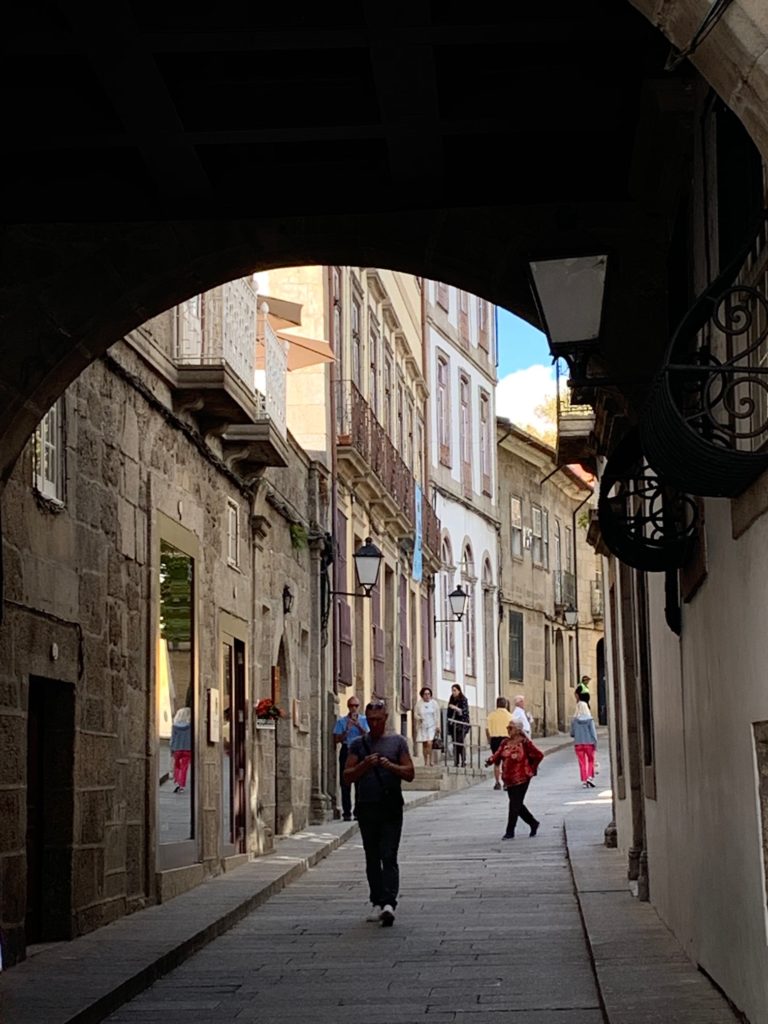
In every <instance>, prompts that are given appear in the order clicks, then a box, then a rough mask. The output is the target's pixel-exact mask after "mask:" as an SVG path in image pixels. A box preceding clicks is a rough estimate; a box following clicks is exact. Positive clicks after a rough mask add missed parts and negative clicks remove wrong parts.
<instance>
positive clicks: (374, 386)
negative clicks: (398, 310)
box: [368, 308, 380, 417]
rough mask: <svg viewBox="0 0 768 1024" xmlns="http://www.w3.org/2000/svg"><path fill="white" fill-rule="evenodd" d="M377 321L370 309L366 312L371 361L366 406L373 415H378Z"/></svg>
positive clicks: (378, 334) (378, 335)
mask: <svg viewBox="0 0 768 1024" xmlns="http://www.w3.org/2000/svg"><path fill="white" fill-rule="evenodd" d="M379 340H380V331H379V321H378V319H377V317H376V314H375V313H374V312H373V310H372V309H370V308H369V310H368V349H369V357H370V360H371V365H370V375H369V379H368V404H369V405H370V407H371V408H372V409H373V415H374V416H376V417H378V415H379Z"/></svg>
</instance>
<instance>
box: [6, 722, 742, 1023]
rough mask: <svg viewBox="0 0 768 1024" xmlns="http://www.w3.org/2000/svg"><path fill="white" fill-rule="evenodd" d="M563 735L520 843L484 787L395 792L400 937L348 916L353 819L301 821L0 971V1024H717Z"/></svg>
mask: <svg viewBox="0 0 768 1024" xmlns="http://www.w3.org/2000/svg"><path fill="white" fill-rule="evenodd" d="M566 742H567V741H566ZM563 743H564V740H563V738H562V737H552V738H549V739H548V741H544V742H542V746H548V747H549V748H550V749H549V750H548V751H547V753H548V754H549V753H552V754H553V755H554V756H552V757H551V758H549V757H548V758H547V761H546V762H544V763H543V765H542V770H541V771H540V773H539V778H537V779H536V780H535V781H534V784H533V785H532V787H531V791H530V794H529V800H528V801H527V802H528V804H529V806H530V807H531V810H532V811H533V813H535V814H536V815H537V816H538V817H539V818H540V819H541V821H542V826H541V829H540V831H539V836H538V837H537V838H536V840H533V841H531V840H529V839H528V838H527V835H521V836H518V838H517V839H515V840H514V841H512V842H505V843H502V842H500V835H501V832H502V831H503V825H504V820H505V817H506V805H507V801H506V795H505V794H504V793H503V792H495V791H493V790H492V787H491V786H490V785H488V784H487V780H486V784H482V785H479V786H476V787H474V788H473V789H471V790H466V791H464V792H460V793H457V794H451V795H447V794H442V795H441V794H438V793H434V792H432V793H429V794H426V795H422V794H418V793H413V792H411V793H409V794H407V796H406V801H407V803H408V805H409V807H410V809H411V811H412V813H409V814H408V815H407V817H406V826H405V830H404V840H403V847H402V864H403V871H402V876H403V878H402V881H403V884H402V891H401V907H400V908H399V909H398V915H397V918H398V919H397V923H396V927H395V928H394V929H381V928H380V927H379V926H377V925H370V924H365V923H364V922H363V921H362V915H363V912H364V904H365V885H364V881H363V879H362V846H361V843H360V838H359V834H358V833H357V826H356V825H354V824H352V825H350V824H345V823H342V822H339V823H333V824H329V825H326V826H322V827H320V828H317V829H308V830H307V831H306V832H305V833H302V834H301V835H299V836H295V837H290V838H289V839H286V840H282V841H281V842H280V845H279V847H278V850H277V851H276V853H275V854H273V855H271V856H270V857H266V858H262V859H260V860H257V861H254V862H252V863H250V864H247V865H244V866H243V867H241V868H237V869H236V870H234V871H232V872H231V873H229V874H225V875H222V876H220V877H219V878H217V879H214V880H211V881H210V882H206V883H204V884H203V885H202V886H200V887H198V888H197V889H195V890H192V891H191V892H190V893H187V894H184V895H183V896H180V897H177V899H175V900H173V901H171V902H169V903H167V904H164V905H162V906H159V907H153V908H150V909H149V910H147V911H143V912H141V913H140V914H136V915H133V916H132V917H130V918H125V919H123V920H121V921H119V922H116V923H115V924H114V925H110V926H108V927H107V928H103V929H101V930H100V931H98V932H94V933H92V934H91V935H88V936H84V937H83V938H82V939H78V940H75V941H74V942H72V943H67V944H62V945H61V946H56V947H54V948H52V949H50V950H47V951H46V952H45V953H41V954H39V955H38V956H35V957H34V958H32V959H31V960H30V961H27V963H25V964H22V965H19V966H18V967H15V968H13V969H12V970H11V971H7V972H5V974H2V975H0V1024H95V1022H96V1021H100V1020H104V1019H106V1018H107V1016H108V1014H109V1013H110V1012H112V1011H115V1012H113V1013H112V1016H110V1017H108V1024H160V1022H162V1024H176V1022H179V1024H181V1022H182V1021H183V1024H189V1022H191V1021H194V1022H195V1024H227V1022H230V1021H232V1022H236V1024H242V1022H251V1021H254V1022H255V1021H275V1022H276V1024H282V1022H283V1021H285V1022H288V1021H290V1022H291V1024H304V1022H306V1024H326V1022H327V1024H331V1022H333V1024H346V1022H347V1021H349V1022H350V1024H352V1022H354V1024H360V1022H361V1021H366V1022H367V1024H385V1022H387V1024H412V1022H416V1021H418V1022H422V1024H423V1022H426V1024H442V1022H446V1024H448V1022H450V1024H455V1022H457V1021H466V1022H468V1024H485V1022H492V1024H496V1022H498V1024H502V1021H503V1022H504V1024H508V1022H511V1024H523V1022H525V1024H577V1022H578V1024H606V1021H607V1022H609V1024H659V1022H660V1021H661V1022H663V1024H678V1022H679V1024H683V1022H685V1024H726V1022H728V1024H731V1022H733V1021H734V1020H735V1018H734V1016H733V1014H732V1013H731V1012H730V1010H729V1009H728V1007H727V1004H726V1003H725V1001H724V1000H723V999H722V998H721V997H720V995H719V994H718V993H717V992H716V990H715V989H714V988H713V986H711V985H710V984H709V982H708V981H707V979H706V978H704V976H703V975H701V974H699V973H698V972H697V971H696V970H695V967H694V966H693V965H691V964H690V962H689V961H688V959H687V958H686V957H685V955H684V953H683V951H682V950H681V949H680V947H679V946H678V945H677V943H676V942H675V940H674V938H673V937H672V936H671V935H670V933H669V932H668V931H667V929H666V928H665V927H664V926H663V924H662V923H661V922H660V921H659V919H658V917H657V916H656V914H655V912H654V911H653V908H652V907H650V906H649V905H648V904H640V903H638V902H637V901H636V900H635V899H633V897H632V896H631V895H630V893H629V891H628V889H627V883H626V879H625V878H624V865H623V862H622V858H621V856H620V855H619V854H618V853H617V852H616V851H609V850H606V849H605V847H604V846H603V845H602V831H603V829H604V827H605V825H606V824H607V821H608V817H609V816H610V793H609V792H607V791H601V790H600V788H599V787H598V789H597V790H595V791H593V792H592V791H590V793H589V794H586V793H585V792H584V791H583V790H581V789H580V787H579V786H578V784H577V782H576V770H575V759H574V758H573V754H572V752H571V751H570V749H569V750H568V751H561V752H559V753H558V752H557V750H558V747H562V745H563ZM567 746H568V748H570V742H567ZM438 796H441V799H440V800H439V801H438V802H437V803H435V802H433V801H434V800H435V799H436V798H437V797H438ZM416 808H418V809H416ZM564 823H565V830H564ZM566 836H567V840H568V847H567V849H566V844H565V838H566ZM342 843H343V844H344V845H341V844H342ZM332 851H333V854H332V856H328V854H330V853H331V852H332ZM289 883H291V884H290V886H289V887H288V888H286V886H288V885H289ZM638 951H640V952H638ZM168 972H171V973H168ZM163 975H165V977H162V976H163ZM350 977H352V978H353V979H354V985H353V987H352V988H351V989H350V987H349V984H350ZM156 978H161V980H159V981H157V982H156V983H155V984H154V985H152V982H153V981H155V979H156ZM149 985H152V987H151V988H148V986H149ZM143 989H147V991H144V993H143V995H140V996H138V997H137V998H132V997H133V996H134V995H136V993H137V992H139V991H141V990H143ZM128 1000H131V1001H130V1002H129V1001H128ZM603 1004H604V1007H605V1013H604V1011H603V1008H602V1005H603Z"/></svg>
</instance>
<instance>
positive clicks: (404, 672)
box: [400, 574, 411, 711]
mask: <svg viewBox="0 0 768 1024" xmlns="http://www.w3.org/2000/svg"><path fill="white" fill-rule="evenodd" d="M407 641H408V578H407V577H406V576H405V575H404V574H402V575H401V576H400V705H401V707H402V709H403V711H408V710H410V707H411V649H410V647H409V646H408V643H407Z"/></svg>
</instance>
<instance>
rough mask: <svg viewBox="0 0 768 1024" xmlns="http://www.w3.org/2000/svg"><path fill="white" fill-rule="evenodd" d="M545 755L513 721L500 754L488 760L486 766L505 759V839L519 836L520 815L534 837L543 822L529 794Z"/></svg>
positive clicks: (502, 761)
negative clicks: (527, 798) (527, 802)
mask: <svg viewBox="0 0 768 1024" xmlns="http://www.w3.org/2000/svg"><path fill="white" fill-rule="evenodd" d="M543 757H544V755H543V754H542V752H541V751H540V750H539V748H538V747H537V746H535V745H534V744H533V743H531V741H530V740H529V739H526V737H525V734H524V733H523V730H522V729H521V728H520V726H519V725H517V724H516V723H515V722H510V723H509V725H508V726H507V738H506V739H505V740H502V743H501V746H500V747H499V749H498V750H497V751H496V753H495V754H491V756H490V757H489V758H488V760H487V761H486V762H485V764H486V766H488V765H491V764H497V763H498V762H501V780H502V782H503V783H504V789H506V791H507V796H508V797H509V815H508V817H507V831H506V832H505V833H504V835H503V836H502V837H501V838H502V839H514V838H515V826H516V825H517V819H518V818H522V819H523V821H524V822H525V823H526V825H528V826H529V827H530V830H531V831H530V836H531V839H533V837H534V836H535V835H536V833H537V832H538V830H539V824H540V823H539V822H538V821H537V820H536V819H535V818H534V816H533V815H532V814H531V812H530V811H529V810H528V808H527V807H526V806H525V794H526V793H527V792H528V786H529V785H530V782H531V779H532V778H533V776H534V775H535V774H536V771H537V769H538V766H539V762H540V761H541V759H542V758H543Z"/></svg>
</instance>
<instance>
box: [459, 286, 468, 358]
mask: <svg viewBox="0 0 768 1024" xmlns="http://www.w3.org/2000/svg"><path fill="white" fill-rule="evenodd" d="M459 341H460V342H461V345H462V347H463V348H469V295H468V294H467V293H466V292H465V291H460V292H459Z"/></svg>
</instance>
